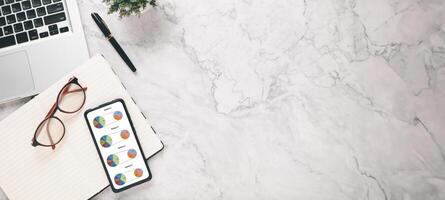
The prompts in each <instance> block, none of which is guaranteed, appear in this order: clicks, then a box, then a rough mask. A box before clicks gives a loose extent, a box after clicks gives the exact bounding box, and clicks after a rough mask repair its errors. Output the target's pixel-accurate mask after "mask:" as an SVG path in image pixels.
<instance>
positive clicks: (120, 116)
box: [113, 111, 122, 121]
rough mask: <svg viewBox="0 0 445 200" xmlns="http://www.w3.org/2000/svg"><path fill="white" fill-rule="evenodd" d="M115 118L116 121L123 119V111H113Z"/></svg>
mask: <svg viewBox="0 0 445 200" xmlns="http://www.w3.org/2000/svg"><path fill="white" fill-rule="evenodd" d="M113 118H114V119H115V120H116V121H119V120H121V119H122V112H121V111H116V112H114V113H113Z"/></svg>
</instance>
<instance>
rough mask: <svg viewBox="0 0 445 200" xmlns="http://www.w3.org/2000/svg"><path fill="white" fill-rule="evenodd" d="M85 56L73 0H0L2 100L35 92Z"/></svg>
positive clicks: (0, 93) (86, 54) (82, 60)
mask: <svg viewBox="0 0 445 200" xmlns="http://www.w3.org/2000/svg"><path fill="white" fill-rule="evenodd" d="M88 58H89V54H88V48H87V45H86V41H85V35H84V33H83V28H82V24H81V21H80V15H79V9H78V7H77V3H76V0H0V103H3V102H6V101H11V100H14V99H18V98H22V97H27V96H31V95H34V94H37V93H39V92H40V91H42V90H44V89H45V88H47V87H48V86H49V85H51V84H52V83H54V82H56V81H57V80H58V79H60V78H61V77H62V76H64V75H66V74H67V73H68V72H69V71H71V70H72V69H73V68H74V67H76V66H77V65H79V64H81V63H82V62H84V61H85V60H87V59H88Z"/></svg>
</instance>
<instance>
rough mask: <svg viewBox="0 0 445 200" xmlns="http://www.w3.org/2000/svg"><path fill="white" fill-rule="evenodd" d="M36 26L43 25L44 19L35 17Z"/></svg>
mask: <svg viewBox="0 0 445 200" xmlns="http://www.w3.org/2000/svg"><path fill="white" fill-rule="evenodd" d="M34 26H35V27H36V28H37V27H41V26H43V20H42V18H37V19H34Z"/></svg>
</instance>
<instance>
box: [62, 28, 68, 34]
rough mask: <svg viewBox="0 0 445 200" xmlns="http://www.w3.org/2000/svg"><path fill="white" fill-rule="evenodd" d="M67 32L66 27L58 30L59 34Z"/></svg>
mask: <svg viewBox="0 0 445 200" xmlns="http://www.w3.org/2000/svg"><path fill="white" fill-rule="evenodd" d="M65 32H68V27H62V28H60V33H65Z"/></svg>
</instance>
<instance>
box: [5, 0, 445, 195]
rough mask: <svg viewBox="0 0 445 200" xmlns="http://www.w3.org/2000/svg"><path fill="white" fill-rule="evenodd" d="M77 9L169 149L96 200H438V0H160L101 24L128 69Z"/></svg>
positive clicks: (443, 169) (441, 29)
mask: <svg viewBox="0 0 445 200" xmlns="http://www.w3.org/2000/svg"><path fill="white" fill-rule="evenodd" d="M79 4H80V8H81V13H82V18H83V23H84V26H85V30H86V37H87V41H88V45H89V48H90V52H91V54H97V53H102V54H104V55H105V57H106V58H108V60H109V61H110V62H111V63H112V64H113V65H114V68H115V69H116V71H117V72H118V74H119V76H120V78H121V79H122V81H123V82H124V83H125V84H126V85H127V87H128V90H129V92H130V93H131V94H132V95H133V96H134V98H135V99H136V102H137V103H138V104H139V106H140V107H141V109H142V110H143V111H144V112H145V113H148V115H149V121H150V123H151V124H152V125H153V126H154V128H155V129H156V130H157V131H158V133H159V135H160V137H161V138H162V139H163V141H164V142H165V143H166V148H165V149H164V151H163V152H162V153H160V154H159V155H158V156H156V157H155V158H153V159H151V160H150V161H149V165H150V167H151V168H152V171H153V174H154V178H153V180H152V181H151V182H149V183H147V184H144V185H142V186H140V187H137V188H135V189H132V190H129V191H126V192H123V193H120V194H114V193H112V192H111V190H109V189H107V190H105V191H104V192H102V193H101V194H100V195H99V196H98V197H97V199H159V200H164V199H335V200H344V199H351V200H358V199H370V200H371V199H372V200H374V199H376V200H377V199H380V200H389V199H394V200H395V199H400V200H402V199H404V200H432V199H445V3H444V1H443V0H361V1H359V0H356V1H354V0H280V1H269V0H241V1H236V0H223V1H221V0H195V1H183V0H160V6H159V7H158V8H157V9H152V10H150V11H148V12H146V13H144V14H143V15H142V16H140V18H138V17H130V18H126V19H123V20H119V19H118V17H117V16H115V15H110V16H106V17H104V18H105V20H106V21H107V22H108V23H109V26H110V29H111V30H112V32H113V33H114V35H115V37H116V38H117V39H118V41H120V43H121V45H122V46H123V47H124V49H125V50H126V51H127V52H128V54H129V56H130V57H131V58H132V59H133V61H134V63H135V64H136V66H137V67H138V69H139V71H138V73H137V75H134V74H132V73H131V72H130V70H129V69H128V68H127V67H126V66H125V65H124V64H123V62H122V61H121V59H120V58H119V57H118V56H117V54H116V53H115V51H114V50H113V49H112V48H111V47H110V45H109V44H108V43H107V41H106V40H105V39H104V38H103V37H102V35H101V33H100V32H99V30H98V28H97V27H96V25H95V24H93V21H92V20H91V19H90V16H89V13H90V12H92V11H98V12H99V13H102V15H103V16H105V12H106V7H105V6H104V5H103V4H102V3H101V1H100V0H94V1H90V0H81V1H79ZM24 102H26V100H24V101H21V102H18V103H10V104H7V105H3V106H1V107H0V118H4V117H5V116H7V115H8V114H9V113H11V112H12V111H13V110H14V109H16V108H17V107H18V106H19V105H21V104H23V103H24ZM3 198H5V197H3Z"/></svg>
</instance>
